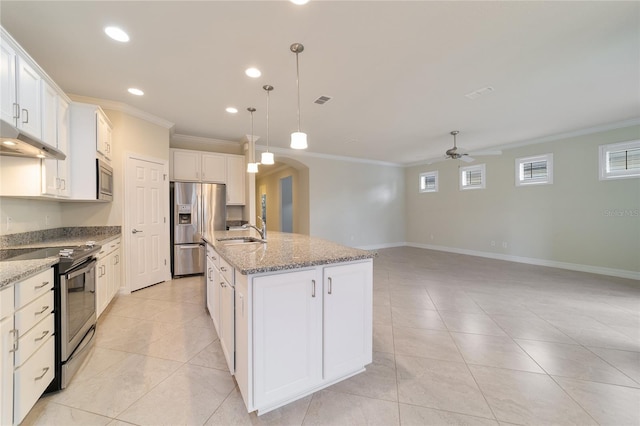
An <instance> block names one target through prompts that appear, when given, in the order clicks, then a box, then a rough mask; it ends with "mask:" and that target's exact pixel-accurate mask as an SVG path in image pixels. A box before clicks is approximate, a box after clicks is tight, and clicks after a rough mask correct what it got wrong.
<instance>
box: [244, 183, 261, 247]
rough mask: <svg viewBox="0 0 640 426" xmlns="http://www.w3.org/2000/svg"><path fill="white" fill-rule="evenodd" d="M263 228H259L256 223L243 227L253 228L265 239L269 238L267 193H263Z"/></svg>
mask: <svg viewBox="0 0 640 426" xmlns="http://www.w3.org/2000/svg"><path fill="white" fill-rule="evenodd" d="M260 219H262V229H260V228H258V227H257V226H255V225H251V224H250V223H247V224H244V225H242V228H244V229H248V228H253V229H255V230H256V231H258V233H259V234H260V238H262V239H263V240H265V241H266V240H267V194H262V217H261V218H260Z"/></svg>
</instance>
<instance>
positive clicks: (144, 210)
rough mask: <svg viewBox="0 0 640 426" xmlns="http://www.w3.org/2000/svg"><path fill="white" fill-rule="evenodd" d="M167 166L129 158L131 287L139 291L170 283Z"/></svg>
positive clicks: (128, 195)
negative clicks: (168, 281)
mask: <svg viewBox="0 0 640 426" xmlns="http://www.w3.org/2000/svg"><path fill="white" fill-rule="evenodd" d="M166 167H167V166H166V163H162V162H155V161H151V160H143V159H140V158H137V157H133V156H130V157H128V158H127V175H126V176H127V182H126V185H127V190H126V196H127V202H126V205H125V212H126V215H127V222H126V229H125V233H127V235H128V237H129V238H128V240H129V243H128V247H127V248H128V250H127V251H128V252H129V253H130V255H129V256H128V257H127V269H128V274H127V276H128V277H129V283H128V286H129V288H130V290H131V291H135V290H139V289H141V288H143V287H147V286H150V285H152V284H156V283H159V282H162V281H165V280H167V279H168V278H167V277H169V276H170V272H169V224H168V217H167V216H168V205H169V202H168V197H169V182H168V181H167V175H166V171H165V170H166Z"/></svg>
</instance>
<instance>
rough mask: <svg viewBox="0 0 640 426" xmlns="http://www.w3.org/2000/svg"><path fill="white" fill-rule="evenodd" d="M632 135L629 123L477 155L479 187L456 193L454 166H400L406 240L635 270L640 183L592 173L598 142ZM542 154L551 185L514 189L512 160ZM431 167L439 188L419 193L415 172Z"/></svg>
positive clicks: (638, 130)
mask: <svg viewBox="0 0 640 426" xmlns="http://www.w3.org/2000/svg"><path fill="white" fill-rule="evenodd" d="M639 138H640V126H633V127H628V128H624V129H617V130H610V131H606V132H601V133H596V134H590V135H585V136H578V137H572V138H566V139H562V140H557V141H553V142H547V143H542V144H536V145H528V146H524V147H520V148H515V149H510V150H505V151H504V152H503V155H501V156H496V157H480V158H478V159H477V160H476V161H475V162H474V163H473V164H481V163H485V164H486V171H487V188H486V189H484V190H472V191H460V190H459V189H458V185H459V183H458V182H459V178H458V161H453V160H448V161H443V162H440V163H435V164H432V165H430V166H428V165H424V166H415V167H410V168H407V169H406V211H407V215H406V235H407V241H408V242H409V243H411V244H414V245H418V246H438V247H440V248H445V249H453V250H454V251H462V252H464V251H467V252H475V253H477V254H485V255H489V256H496V257H503V258H509V257H523V258H528V259H538V260H545V261H550V262H551V263H550V264H553V262H557V263H568V264H575V265H587V266H589V267H593V268H591V269H590V268H583V269H585V270H598V268H600V269H601V270H602V271H603V272H604V271H606V269H607V268H609V269H612V270H617V271H635V272H639V271H640V256H639V255H638V253H640V217H638V209H640V179H619V180H612V181H600V180H599V175H598V146H599V145H601V144H608V143H615V142H622V141H629V140H634V139H639ZM546 153H553V155H554V157H553V161H554V183H553V184H552V185H540V186H529V187H516V186H515V159H516V158H519V157H524V156H530V155H536V154H546ZM462 165H466V164H465V163H462ZM431 170H438V173H439V181H440V190H439V192H438V193H424V194H420V193H419V191H418V184H419V174H420V173H421V172H425V171H431ZM614 211H615V212H625V211H626V212H629V213H622V216H616V215H612V214H611V212H614ZM491 241H495V246H492V245H491ZM503 242H505V243H506V244H507V247H506V248H504V247H503V245H502V243H503ZM541 263H544V262H541ZM559 266H561V265H559ZM594 268H595V269H594ZM613 272H615V271H613Z"/></svg>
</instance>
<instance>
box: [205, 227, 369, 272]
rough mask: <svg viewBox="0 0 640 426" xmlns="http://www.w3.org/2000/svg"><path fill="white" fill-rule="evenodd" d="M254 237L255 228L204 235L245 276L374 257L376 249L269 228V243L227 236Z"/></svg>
mask: <svg viewBox="0 0 640 426" xmlns="http://www.w3.org/2000/svg"><path fill="white" fill-rule="evenodd" d="M242 236H252V237H258V238H259V236H258V235H257V233H256V232H255V231H252V230H251V231H250V230H242V231H216V232H215V233H213V234H209V233H207V234H203V235H202V239H203V240H205V241H206V242H207V243H209V244H211V245H212V246H213V247H214V248H215V249H216V251H217V252H218V253H219V254H220V255H221V256H222V257H223V258H224V259H225V260H226V261H227V262H229V264H231V266H233V267H234V268H235V269H236V270H237V271H238V272H240V273H241V274H243V275H251V274H257V273H262V272H273V271H284V270H289V269H298V268H305V267H310V266H317V265H328V264H332V263H342V262H351V261H356V260H364V259H371V258H374V257H375V256H376V253H375V252H373V251H367V250H361V249H356V248H352V247H347V246H343V245H341V244H337V243H334V242H331V241H327V240H323V239H321V238H315V237H310V236H308V235H302V234H291V233H287V232H274V231H269V233H268V234H267V242H266V243H254V244H237V245H233V244H224V242H221V241H218V240H219V239H224V238H233V237H242Z"/></svg>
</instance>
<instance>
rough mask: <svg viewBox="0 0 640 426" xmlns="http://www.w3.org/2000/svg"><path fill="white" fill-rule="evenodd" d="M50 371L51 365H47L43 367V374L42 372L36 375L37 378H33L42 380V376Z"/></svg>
mask: <svg viewBox="0 0 640 426" xmlns="http://www.w3.org/2000/svg"><path fill="white" fill-rule="evenodd" d="M48 371H49V367H45V368H43V369H42V374H41V375H40V376H38V377H36V378H35V379H33V380H40V379H42V378H43V377H44V376H45V374H47V372H48Z"/></svg>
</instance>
